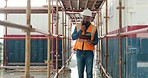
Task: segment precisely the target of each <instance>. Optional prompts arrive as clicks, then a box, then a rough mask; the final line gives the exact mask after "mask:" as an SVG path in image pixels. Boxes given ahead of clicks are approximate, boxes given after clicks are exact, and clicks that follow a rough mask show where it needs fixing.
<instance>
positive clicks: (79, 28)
mask: <svg viewBox="0 0 148 78" xmlns="http://www.w3.org/2000/svg"><path fill="white" fill-rule="evenodd" d="M82 15H83V20H82V22H81V23H79V24H77V25H76V27H75V29H74V32H73V34H72V39H73V40H76V42H75V45H74V50H76V58H77V67H78V75H79V78H84V68H85V66H86V74H87V78H93V76H92V72H93V71H92V69H93V59H94V53H93V50H94V49H95V45H97V44H98V32H97V28H96V26H93V25H92V24H91V22H90V19H91V17H92V12H91V11H90V10H89V9H85V10H84V11H83V13H82Z"/></svg>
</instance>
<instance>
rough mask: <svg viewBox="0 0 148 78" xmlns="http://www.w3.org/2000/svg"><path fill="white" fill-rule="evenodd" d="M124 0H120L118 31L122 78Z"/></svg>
mask: <svg viewBox="0 0 148 78" xmlns="http://www.w3.org/2000/svg"><path fill="white" fill-rule="evenodd" d="M121 33H122V0H119V31H118V40H119V74H120V77H119V78H122V37H121Z"/></svg>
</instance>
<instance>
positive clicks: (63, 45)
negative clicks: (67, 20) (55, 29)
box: [62, 10, 65, 74]
mask: <svg viewBox="0 0 148 78" xmlns="http://www.w3.org/2000/svg"><path fill="white" fill-rule="evenodd" d="M62 35H63V38H62V64H63V66H64V68H65V44H64V42H65V40H64V39H65V37H64V11H63V10H62ZM63 74H65V69H63Z"/></svg>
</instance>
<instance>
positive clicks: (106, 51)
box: [105, 0, 108, 73]
mask: <svg viewBox="0 0 148 78" xmlns="http://www.w3.org/2000/svg"><path fill="white" fill-rule="evenodd" d="M105 22H106V35H107V34H108V0H106V21H105ZM105 57H106V59H105V60H106V66H105V68H106V73H107V72H108V37H106V49H105Z"/></svg>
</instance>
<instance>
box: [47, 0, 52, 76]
mask: <svg viewBox="0 0 148 78" xmlns="http://www.w3.org/2000/svg"><path fill="white" fill-rule="evenodd" d="M50 2H51V0H48V33H50V26H51V20H50V19H51V18H50V16H51V6H50ZM47 54H48V55H47V77H48V78H50V36H48V43H47Z"/></svg>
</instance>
